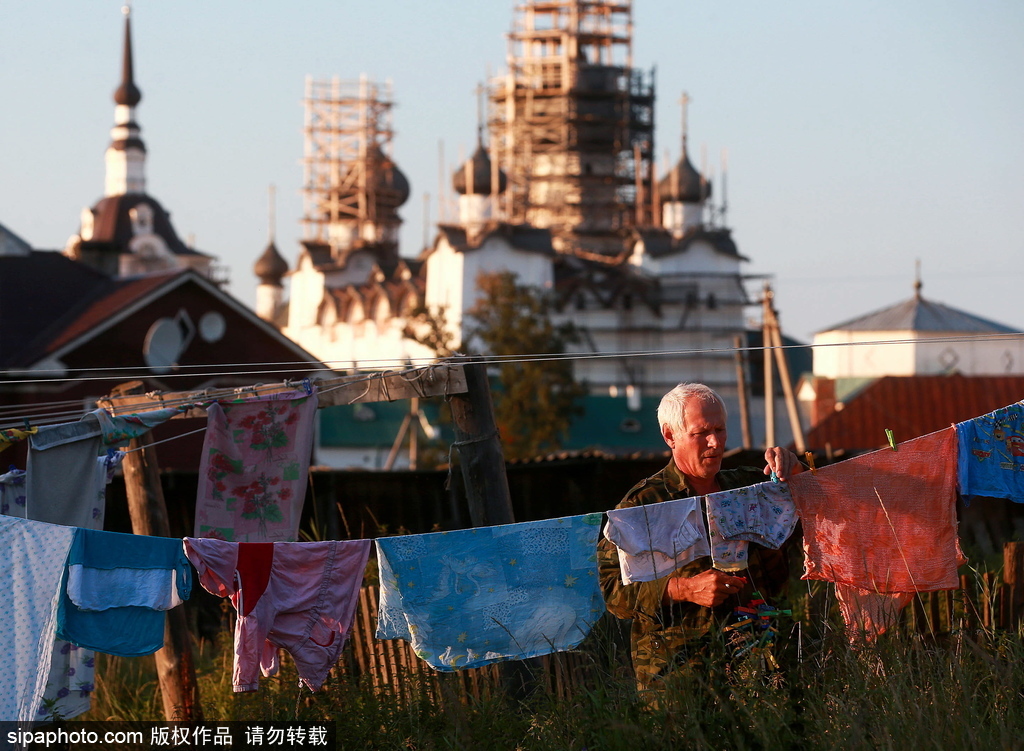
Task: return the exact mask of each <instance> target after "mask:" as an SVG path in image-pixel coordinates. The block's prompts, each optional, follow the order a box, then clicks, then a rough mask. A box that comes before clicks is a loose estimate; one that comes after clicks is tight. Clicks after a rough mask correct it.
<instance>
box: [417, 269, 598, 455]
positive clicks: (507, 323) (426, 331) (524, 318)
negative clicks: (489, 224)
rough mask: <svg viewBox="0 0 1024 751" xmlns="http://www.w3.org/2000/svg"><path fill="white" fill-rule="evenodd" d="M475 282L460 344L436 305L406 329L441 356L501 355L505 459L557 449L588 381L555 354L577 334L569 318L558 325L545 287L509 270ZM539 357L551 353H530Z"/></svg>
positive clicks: (498, 390)
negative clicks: (477, 293)
mask: <svg viewBox="0 0 1024 751" xmlns="http://www.w3.org/2000/svg"><path fill="white" fill-rule="evenodd" d="M477 288H478V289H479V291H480V297H479V298H478V299H477V302H476V303H475V304H474V305H473V307H472V308H470V309H469V310H468V311H466V318H465V319H464V322H463V327H464V329H463V336H462V342H461V345H460V346H459V347H457V348H454V347H453V346H452V344H453V342H454V340H455V337H454V335H453V334H452V332H451V330H450V327H449V325H448V322H447V318H446V316H445V312H444V309H442V308H436V309H426V308H420V309H418V310H416V311H414V313H413V315H412V316H411V318H412V320H411V322H410V325H409V326H407V327H406V331H405V335H406V336H407V337H409V338H410V339H414V340H415V341H417V342H419V343H420V344H423V345H424V346H426V347H429V348H430V349H432V350H433V351H434V352H435V353H436V354H437V356H438V357H439V358H440V357H448V356H451V355H453V354H455V353H456V352H461V353H462V354H469V355H473V354H477V355H482V356H495V357H497V358H502V357H507V358H508V360H507V361H499V362H497V363H496V364H495V365H494V366H493V367H492V372H493V371H494V370H496V371H497V372H498V383H497V385H496V387H495V389H494V391H493V397H494V413H495V420H496V422H497V423H498V430H499V431H500V432H501V440H502V446H503V448H504V453H505V456H506V458H508V459H525V458H530V457H534V456H537V455H538V454H541V453H544V452H545V451H552V450H556V449H558V448H559V447H560V446H561V444H562V440H563V438H564V436H565V434H566V433H567V432H568V429H569V424H570V422H571V420H572V418H573V416H575V415H578V414H582V411H583V410H582V408H581V407H579V406H578V405H577V401H578V400H579V399H580V398H581V397H583V396H584V395H585V394H586V387H585V385H583V384H580V383H577V382H576V381H575V379H574V377H573V372H572V363H571V362H569V361H568V360H565V359H559V358H557V355H560V354H563V353H564V352H565V349H566V345H568V344H572V343H575V342H576V341H578V339H579V333H578V331H577V329H576V327H575V326H574V325H573V324H571V323H565V324H560V325H556V324H555V323H554V322H553V321H552V320H551V315H550V314H551V303H550V300H549V299H548V297H547V296H546V295H545V294H544V291H543V290H541V289H539V288H537V287H532V286H529V285H525V284H519V283H518V281H517V277H516V275H515V274H514V273H512V272H510V271H503V272H497V273H490V274H488V273H481V274H480V275H479V276H478V277H477ZM538 355H540V356H543V355H555V356H556V357H554V358H552V359H551V360H540V361H537V360H536V359H533V358H536V356H538ZM516 356H521V357H530V358H531V361H523V360H520V359H518V358H517V357H516Z"/></svg>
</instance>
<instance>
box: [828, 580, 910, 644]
mask: <svg viewBox="0 0 1024 751" xmlns="http://www.w3.org/2000/svg"><path fill="white" fill-rule="evenodd" d="M913 599H914V593H913V592H889V593H882V592H869V591H868V590H866V589H860V588H859V587H850V586H847V585H846V584H837V585H836V600H837V601H838V603H839V612H840V613H841V614H842V616H843V622H844V623H845V624H846V635H847V637H848V638H849V640H850V641H851V642H858V641H862V640H863V641H867V642H872V641H874V640H875V639H876V638H877V637H878V636H880V635H881V634H884V633H885V632H886V631H888V630H889V629H891V628H893V627H894V626H895V625H896V624H897V623H898V622H899V618H900V613H901V612H902V611H903V608H905V607H906V606H907V605H909V604H910V601H911V600H913Z"/></svg>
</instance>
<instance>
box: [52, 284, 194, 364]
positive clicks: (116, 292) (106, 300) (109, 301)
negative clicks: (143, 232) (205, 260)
mask: <svg viewBox="0 0 1024 751" xmlns="http://www.w3.org/2000/svg"><path fill="white" fill-rule="evenodd" d="M183 273H185V272H184V270H183V269H175V270H173V271H168V272H166V273H160V274H151V275H147V276H142V277H136V278H134V279H126V280H117V281H115V286H114V288H113V289H111V290H110V291H109V292H107V293H106V294H104V295H102V296H101V297H99V298H98V299H96V300H94V301H93V303H92V304H91V305H89V306H88V307H87V308H86V309H85V310H84V311H82V313H81V314H80V315H79V316H78V317H77V318H76V319H74V320H73V321H71V322H70V324H69V325H68V326H67V328H65V329H64V330H62V331H61V332H60V333H59V334H57V335H56V336H55V337H54V338H53V339H51V340H50V342H49V343H48V344H47V346H46V351H47V352H55V351H56V350H58V349H60V348H61V347H63V346H64V345H65V344H67V343H68V342H72V341H74V340H75V339H77V338H78V337H79V336H81V335H83V334H85V333H86V332H88V331H90V330H92V329H93V328H94V327H96V326H98V325H99V324H101V323H103V322H104V321H106V320H107V319H108V318H110V317H111V316H112V315H114V314H116V313H119V312H120V311H122V310H124V309H125V308H127V307H128V306H130V305H131V304H132V303H134V302H136V301H137V300H141V299H143V298H144V297H146V296H147V295H149V293H150V292H152V291H153V290H155V289H158V288H159V287H161V286H163V285H164V284H167V283H168V282H169V281H170V280H172V279H174V278H175V277H177V276H179V275H181V274H183Z"/></svg>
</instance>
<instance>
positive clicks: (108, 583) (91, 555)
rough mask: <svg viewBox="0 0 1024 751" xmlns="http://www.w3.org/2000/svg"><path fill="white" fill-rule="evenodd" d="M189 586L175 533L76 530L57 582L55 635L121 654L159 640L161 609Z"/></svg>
mask: <svg viewBox="0 0 1024 751" xmlns="http://www.w3.org/2000/svg"><path fill="white" fill-rule="evenodd" d="M191 591H192V567H191V566H190V565H189V562H188V559H187V558H186V557H185V551H184V549H183V547H182V542H181V540H180V539H178V538H170V537H149V536H146V535H126V534H120V533H118V532H99V531H95V530H88V529H78V530H75V539H74V544H73V545H72V546H71V550H70V552H69V553H68V559H67V573H66V574H65V577H64V579H63V581H62V582H61V599H60V610H59V612H58V619H57V635H58V636H59V637H60V638H62V639H66V640H67V641H69V642H71V643H72V644H76V645H78V646H81V647H86V648H88V649H92V650H95V651H97V652H103V653H105V654H111V655H122V656H124V657H137V656H139V655H148V654H152V653H153V652H156V651H157V650H158V649H160V648H161V647H162V646H163V645H164V611H165V610H169V609H170V608H172V607H174V606H175V605H177V604H179V603H180V602H181V601H183V600H187V599H188V597H189V595H190V594H191Z"/></svg>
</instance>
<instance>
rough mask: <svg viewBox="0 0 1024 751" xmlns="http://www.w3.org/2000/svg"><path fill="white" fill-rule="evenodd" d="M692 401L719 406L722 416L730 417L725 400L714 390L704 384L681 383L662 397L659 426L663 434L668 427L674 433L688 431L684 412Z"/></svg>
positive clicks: (659, 406)
mask: <svg viewBox="0 0 1024 751" xmlns="http://www.w3.org/2000/svg"><path fill="white" fill-rule="evenodd" d="M691 399H697V400H698V401H702V402H704V403H705V404H717V405H718V406H719V407H721V408H722V416H723V417H728V412H727V411H726V409H725V400H723V399H722V397H720V396H719V395H718V393H717V392H716V391H715V390H714V389H712V388H710V387H708V386H705V385H704V384H703V383H680V384H679V385H678V386H676V387H675V388H674V389H672V390H671V391H669V392H668V393H667V394H665V396H663V397H661V404H659V405H658V426H659V427H660V428H661V431H662V433H664V432H665V426H666V425H668V426H669V427H670V428H671V429H672V432H673V433H681V432H682V431H683V430H685V429H686V425H685V424H684V415H683V412H684V411H685V410H686V404H687V402H688V401H690V400H691Z"/></svg>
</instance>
